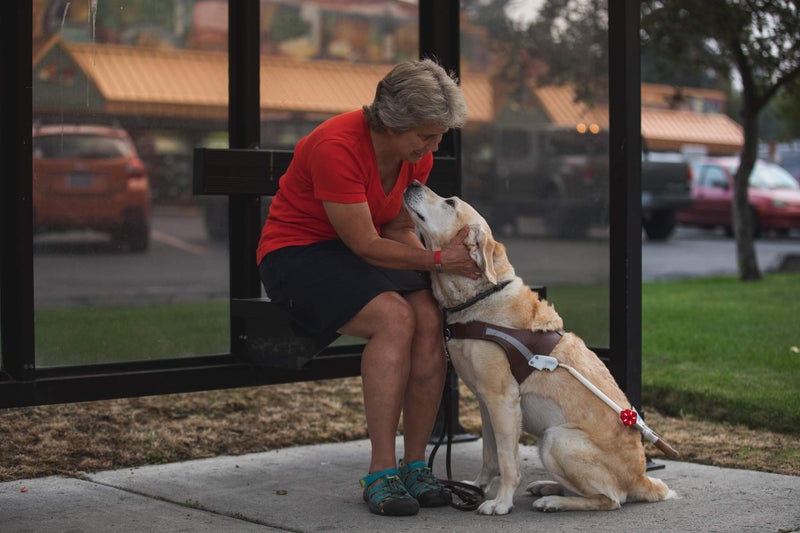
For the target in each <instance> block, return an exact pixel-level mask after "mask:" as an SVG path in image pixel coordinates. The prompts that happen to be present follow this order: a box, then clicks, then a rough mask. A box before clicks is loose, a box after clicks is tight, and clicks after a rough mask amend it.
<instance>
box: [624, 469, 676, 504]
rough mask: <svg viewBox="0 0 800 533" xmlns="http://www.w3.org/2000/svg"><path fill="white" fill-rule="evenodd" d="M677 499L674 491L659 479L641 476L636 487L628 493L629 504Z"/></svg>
mask: <svg viewBox="0 0 800 533" xmlns="http://www.w3.org/2000/svg"><path fill="white" fill-rule="evenodd" d="M675 497H677V494H675V491H673V490H670V488H669V487H667V484H666V483H664V482H663V481H661V480H660V479H656V478H652V477H650V476H645V475H642V477H641V478H640V482H639V484H638V485H637V486H635V487H633V488H632V489H631V490H629V491H628V501H630V502H657V501H660V500H667V499H671V498H675Z"/></svg>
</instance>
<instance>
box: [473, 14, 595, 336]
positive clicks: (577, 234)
mask: <svg viewBox="0 0 800 533" xmlns="http://www.w3.org/2000/svg"><path fill="white" fill-rule="evenodd" d="M556 4H558V5H560V4H562V3H556V2H549V1H547V0H545V1H544V2H508V1H505V0H494V1H487V2H474V1H468V0H464V1H462V3H461V6H462V12H463V16H462V24H461V50H462V68H461V78H462V86H463V87H464V90H465V93H466V94H470V92H474V93H478V94H480V95H481V97H482V98H481V103H482V104H483V105H481V106H479V107H477V108H476V110H477V111H479V113H473V104H470V117H471V120H470V121H469V123H468V124H467V127H466V128H464V130H463V131H462V143H463V156H462V157H463V162H462V163H463V178H462V194H463V196H464V198H465V199H466V200H467V201H469V202H470V203H471V204H473V206H475V207H476V208H477V209H478V211H480V212H481V213H482V214H483V215H484V217H485V218H486V219H487V221H488V222H489V223H490V225H491V226H492V230H493V232H494V234H495V238H496V239H497V240H499V241H501V242H503V243H504V244H505V245H506V248H507V250H508V255H509V259H510V260H511V262H512V264H513V265H514V267H515V269H516V271H517V274H518V275H520V276H521V277H522V278H523V279H524V280H525V282H526V283H528V284H529V285H545V286H546V287H547V295H548V299H549V300H550V301H551V302H553V303H554V304H555V305H556V308H557V310H558V312H559V314H560V315H561V316H562V318H563V319H564V323H565V327H566V328H567V329H569V330H571V331H574V332H576V333H578V334H579V335H580V336H581V337H582V338H583V339H584V340H585V341H586V342H587V344H589V345H590V346H595V347H607V346H608V335H609V318H608V307H609V306H608V302H609V294H608V284H609V241H608V190H609V173H608V159H609V158H608V142H609V140H608V103H607V94H608V90H607V72H608V68H607V67H608V63H607V11H606V8H605V3H603V2H591V1H580V2H570V3H569V9H566V8H558V6H557V5H556ZM545 8H546V9H545ZM545 28H546V31H545V30H544V29H545ZM478 88H480V90H478ZM468 103H470V102H468ZM484 109H488V110H489V111H488V112H486V113H481V111H482V110H484Z"/></svg>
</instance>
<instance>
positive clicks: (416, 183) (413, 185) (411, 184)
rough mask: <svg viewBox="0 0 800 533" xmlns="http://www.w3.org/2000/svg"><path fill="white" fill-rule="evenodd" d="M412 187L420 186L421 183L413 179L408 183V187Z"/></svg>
mask: <svg viewBox="0 0 800 533" xmlns="http://www.w3.org/2000/svg"><path fill="white" fill-rule="evenodd" d="M412 187H422V184H421V183H420V182H419V180H414V181H412V182H411V183H409V184H408V188H409V189H410V188H412Z"/></svg>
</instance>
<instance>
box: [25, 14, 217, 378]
mask: <svg viewBox="0 0 800 533" xmlns="http://www.w3.org/2000/svg"><path fill="white" fill-rule="evenodd" d="M227 10H228V6H227V2H226V1H220V0H169V1H165V2H141V1H137V0H89V1H83V2H75V1H73V2H68V1H65V0H35V1H34V2H33V21H34V24H33V80H32V81H33V119H34V128H33V150H32V152H33V191H34V195H33V204H34V226H35V235H34V282H35V288H34V291H35V293H34V299H35V300H34V301H35V310H36V313H35V320H36V330H35V331H36V339H35V341H36V364H37V366H39V367H44V366H56V365H73V364H91V363H100V362H120V361H128V360H135V359H156V358H172V357H180V356H193V355H204V354H216V353H228V352H229V351H230V347H229V342H230V341H229V336H230V334H229V304H228V296H229V289H228V283H229V282H228V279H229V276H228V253H227V248H226V243H225V242H224V240H223V239H219V238H217V237H219V235H213V228H209V227H208V226H207V224H206V216H205V215H206V212H207V210H208V209H207V204H208V203H209V202H208V201H207V199H204V198H196V197H193V196H192V191H191V183H192V151H193V148H194V147H196V146H209V145H214V146H227V134H226V131H227V113H228V108H227V106H228V81H227V80H228V67H227V62H228V59H227V39H228V23H227Z"/></svg>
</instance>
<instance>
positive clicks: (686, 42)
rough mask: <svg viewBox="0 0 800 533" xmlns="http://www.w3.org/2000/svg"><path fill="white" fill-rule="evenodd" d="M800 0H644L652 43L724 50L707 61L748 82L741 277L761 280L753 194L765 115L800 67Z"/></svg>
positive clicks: (737, 205)
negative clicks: (749, 192)
mask: <svg viewBox="0 0 800 533" xmlns="http://www.w3.org/2000/svg"><path fill="white" fill-rule="evenodd" d="M798 28H800V2H798V0H666V1H661V0H649V1H646V2H644V3H643V10H642V29H643V32H642V37H643V41H644V43H645V46H648V47H650V48H651V49H652V50H655V51H657V53H658V54H659V55H661V56H662V57H671V58H673V59H674V61H677V62H684V61H687V62H690V63H691V62H694V61H696V60H697V58H699V57H705V58H709V57H711V58H716V60H713V61H710V62H709V63H708V64H707V65H706V67H707V68H711V69H714V70H715V71H718V72H727V71H729V70H731V69H733V70H735V71H736V72H737V74H738V77H739V80H740V82H741V85H742V116H741V121H742V125H743V129H744V147H743V150H742V154H741V161H740V164H739V169H738V171H737V172H736V176H735V178H734V200H733V218H734V233H735V235H736V249H737V261H738V268H739V278H740V279H741V280H743V281H746V280H758V279H760V278H761V272H760V271H759V268H758V262H757V260H756V254H755V246H754V243H753V238H754V236H753V233H754V231H753V230H754V220H753V213H752V210H751V208H750V205H749V202H748V196H747V189H748V180H749V176H750V173H751V172H752V170H753V167H754V165H755V161H756V157H757V155H758V142H759V129H758V115H759V113H760V112H761V111H762V110H763V109H765V108H766V106H767V105H768V104H769V103H770V101H771V100H772V99H773V98H774V97H775V96H776V94H778V92H779V91H781V90H782V89H783V88H784V87H786V86H788V85H789V84H792V83H794V82H795V80H797V79H798V76H799V75H800V32H798V30H797V29H798Z"/></svg>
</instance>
